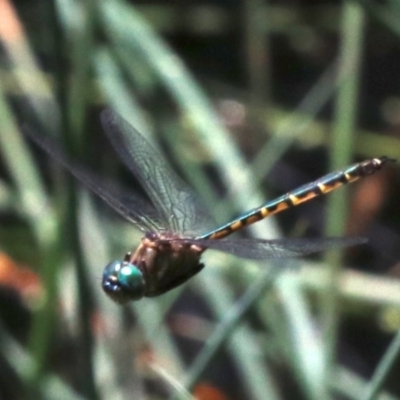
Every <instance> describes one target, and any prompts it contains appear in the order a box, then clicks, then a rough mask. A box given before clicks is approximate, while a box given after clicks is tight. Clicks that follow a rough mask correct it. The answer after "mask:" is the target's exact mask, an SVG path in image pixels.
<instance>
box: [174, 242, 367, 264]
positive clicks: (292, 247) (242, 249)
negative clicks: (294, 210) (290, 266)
mask: <svg viewBox="0 0 400 400" xmlns="http://www.w3.org/2000/svg"><path fill="white" fill-rule="evenodd" d="M182 240H185V242H186V243H192V244H196V245H198V246H201V247H206V248H208V249H214V250H219V251H223V252H225V253H230V254H233V255H235V256H238V257H242V258H248V259H252V260H264V259H277V258H294V257H301V256H304V255H307V254H312V253H318V252H320V251H326V250H331V249H335V248H340V247H350V246H355V245H357V244H362V243H366V242H367V239H365V238H360V237H343V238H320V239H300V238H299V239H276V240H266V239H221V240H213V239H182Z"/></svg>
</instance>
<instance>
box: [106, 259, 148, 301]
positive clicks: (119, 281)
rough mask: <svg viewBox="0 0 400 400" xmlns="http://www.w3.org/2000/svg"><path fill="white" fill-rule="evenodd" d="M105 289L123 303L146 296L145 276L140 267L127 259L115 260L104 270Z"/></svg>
mask: <svg viewBox="0 0 400 400" xmlns="http://www.w3.org/2000/svg"><path fill="white" fill-rule="evenodd" d="M102 286H103V290H104V291H105V292H106V294H107V295H108V296H109V297H111V298H112V299H113V300H114V301H115V302H117V303H120V304H123V303H126V302H128V301H130V300H140V299H141V298H142V297H143V296H144V289H145V284H144V278H143V274H142V272H141V271H140V269H139V268H138V267H136V266H135V265H133V264H129V263H127V262H126V261H121V260H117V261H113V262H112V263H110V264H108V265H107V267H106V268H105V269H104V272H103V280H102Z"/></svg>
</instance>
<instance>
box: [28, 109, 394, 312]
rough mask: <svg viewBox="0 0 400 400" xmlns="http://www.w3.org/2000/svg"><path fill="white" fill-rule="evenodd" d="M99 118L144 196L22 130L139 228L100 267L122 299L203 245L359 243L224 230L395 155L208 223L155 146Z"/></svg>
mask: <svg viewBox="0 0 400 400" xmlns="http://www.w3.org/2000/svg"><path fill="white" fill-rule="evenodd" d="M100 119H101V122H102V126H103V128H104V131H105V133H106V135H107V137H108V139H109V141H110V142H111V144H112V146H113V147H114V149H115V151H116V153H117V154H118V156H119V157H120V159H121V161H122V162H123V163H124V164H125V166H126V167H127V168H128V170H130V172H131V173H132V174H133V175H134V176H135V178H136V179H137V181H138V182H139V183H140V185H141V186H142V187H143V189H144V191H145V193H146V194H147V197H148V198H146V197H144V196H143V195H141V194H140V193H139V191H137V190H132V189H131V190H130V191H126V190H122V189H121V188H120V187H117V186H116V185H115V184H114V183H110V182H108V181H106V180H104V179H100V178H99V177H98V176H96V175H94V174H93V173H92V172H90V171H89V170H88V169H87V168H86V167H84V166H82V165H80V164H79V163H77V162H76V161H74V160H72V159H70V158H69V156H68V155H67V154H66V153H65V152H64V151H63V150H62V148H61V146H59V145H58V144H56V143H55V142H53V141H52V140H50V139H49V138H48V137H44V136H42V135H39V134H38V133H36V132H32V131H31V130H30V129H25V133H26V134H27V136H28V137H29V138H30V139H31V140H33V141H34V142H35V143H36V144H37V145H38V146H39V147H41V148H42V149H43V150H44V151H45V152H47V153H48V154H49V155H50V156H52V157H53V158H54V159H55V160H56V161H58V162H59V163H61V164H62V165H63V166H64V167H66V168H67V169H68V170H69V171H70V172H71V173H72V174H73V175H74V176H75V178H77V179H78V180H79V181H80V182H81V183H82V184H83V185H84V186H86V187H87V188H88V189H89V190H91V191H93V192H94V193H95V194H97V195H98V196H99V197H100V198H101V199H103V200H104V201H105V202H106V203H107V204H108V205H109V206H111V207H112V208H113V209H114V210H115V211H117V212H118V213H119V214H121V215H122V216H123V217H124V218H125V219H127V220H128V221H130V222H132V223H133V224H134V225H135V226H136V227H137V228H139V229H140V230H141V231H142V232H143V233H144V236H143V238H142V239H141V242H140V244H139V245H138V246H137V248H136V250H134V251H132V252H128V253H126V255H125V257H124V258H123V259H122V260H116V261H112V262H111V263H109V264H108V265H107V266H106V267H105V269H104V272H103V276H102V287H103V290H104V292H105V293H106V294H107V295H108V296H109V297H110V298H111V299H112V300H114V301H115V302H117V303H120V304H124V303H127V302H129V301H131V300H140V299H142V298H143V297H155V296H159V295H161V294H164V293H166V292H168V291H170V290H172V289H174V288H176V287H178V286H180V285H181V284H183V283H185V282H186V281H187V280H189V279H190V278H192V277H193V276H194V275H196V274H197V273H199V272H200V271H201V270H202V269H203V268H204V264H203V263H201V256H202V254H203V253H204V251H206V250H207V249H213V250H218V251H222V252H226V253H230V254H233V255H235V256H238V257H242V258H246V259H252V260H267V259H280V258H293V257H300V256H304V255H307V254H311V253H315V252H321V251H325V250H329V249H333V248H337V247H347V246H352V245H356V244H361V243H364V242H365V241H366V240H365V239H364V238H360V237H333V238H313V239H304V238H294V239H274V240H267V239H255V238H233V239H232V238H228V239H227V237H228V236H229V235H231V234H232V233H234V232H236V231H238V230H240V229H242V228H244V227H246V226H249V225H251V224H253V223H255V222H257V221H260V220H262V219H264V218H266V217H269V216H271V215H274V214H277V213H279V212H281V211H284V210H286V209H288V208H291V207H294V206H297V205H299V204H301V203H304V202H307V201H309V200H311V199H313V198H315V197H317V196H320V195H323V194H326V193H329V192H331V191H333V190H335V189H337V188H339V187H341V186H343V185H345V184H347V183H350V182H354V181H357V180H358V179H360V178H363V177H365V176H368V175H371V174H373V173H375V172H376V171H378V170H380V169H381V168H382V166H383V165H385V164H386V163H388V162H393V161H395V160H394V159H390V158H388V157H386V156H382V157H377V158H372V159H369V160H366V161H363V162H360V163H357V164H353V165H351V166H349V167H347V168H345V169H343V170H340V171H336V172H333V173H329V174H327V175H325V176H323V177H322V178H319V179H318V180H316V181H314V182H311V183H308V184H305V185H303V186H301V187H299V188H298V189H295V190H293V191H291V192H289V193H286V194H284V195H282V196H280V197H278V198H276V199H274V200H272V201H268V202H266V203H264V204H262V205H261V206H259V207H256V208H253V209H252V210H250V211H248V212H246V213H244V214H242V215H241V216H239V217H238V218H235V219H234V220H232V221H230V222H228V223H226V224H224V225H222V226H219V227H218V228H216V229H213V230H209V228H208V227H207V221H209V220H210V218H209V216H208V212H207V210H206V209H205V207H203V205H202V204H201V202H200V201H199V198H198V196H196V195H195V194H194V193H193V192H192V191H191V190H190V189H189V188H188V186H187V185H186V184H185V183H184V182H183V180H181V178H180V177H178V175H177V174H176V173H175V172H174V171H173V170H172V168H171V167H170V166H169V165H168V163H167V162H166V160H165V159H164V158H163V156H162V155H161V153H160V152H159V151H158V150H156V149H155V148H153V146H152V145H150V144H149V143H148V141H147V140H146V139H145V138H144V137H143V136H142V135H141V134H140V133H139V132H138V131H137V130H136V129H135V128H134V127H133V126H131V125H130V124H129V123H128V122H127V121H126V120H124V119H123V118H122V117H120V116H119V115H117V114H116V113H114V112H113V111H111V110H109V109H107V110H104V111H103V112H102V113H101V115H100ZM208 226H209V225H208Z"/></svg>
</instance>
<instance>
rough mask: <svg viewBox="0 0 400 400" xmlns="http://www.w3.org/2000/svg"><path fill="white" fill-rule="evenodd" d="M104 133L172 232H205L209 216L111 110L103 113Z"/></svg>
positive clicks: (154, 150)
mask: <svg viewBox="0 0 400 400" xmlns="http://www.w3.org/2000/svg"><path fill="white" fill-rule="evenodd" d="M101 121H102V124H103V127H104V130H105V132H106V134H107V136H108V138H109V140H110V141H111V143H112V144H113V146H114V148H115V150H116V152H117V153H118V155H119V156H120V158H121V160H122V161H123V162H124V164H125V165H126V167H127V168H128V169H129V170H130V171H131V172H132V173H133V174H134V175H135V177H136V178H137V179H138V180H139V182H140V183H141V184H142V186H143V188H144V189H145V190H146V192H147V194H148V196H149V197H150V199H151V200H152V202H153V204H154V206H155V207H156V208H157V210H158V211H159V213H160V214H161V215H162V216H163V219H164V220H165V221H168V227H169V228H170V230H171V231H172V232H177V233H181V234H186V235H192V234H194V233H196V232H200V231H203V232H204V222H206V221H208V219H209V217H208V213H207V211H206V210H205V209H204V207H203V206H202V205H201V204H200V202H199V199H198V197H196V196H195V195H194V194H193V193H192V192H191V191H190V189H189V188H188V187H187V185H186V184H185V183H184V182H183V181H182V180H181V179H180V178H179V177H178V176H177V175H176V174H175V172H174V171H173V170H172V169H171V168H170V167H169V165H168V164H167V163H166V162H165V161H164V157H163V156H162V155H161V154H160V152H158V151H157V150H156V149H154V148H153V147H152V146H151V145H150V144H149V143H148V142H147V141H146V140H145V138H144V137H143V136H142V135H141V134H140V133H139V132H138V131H137V130H136V129H135V128H133V127H132V126H131V125H130V124H128V122H126V121H125V120H124V119H123V118H121V117H119V116H118V115H116V114H115V113H114V112H112V111H111V110H105V111H103V112H102V114H101Z"/></svg>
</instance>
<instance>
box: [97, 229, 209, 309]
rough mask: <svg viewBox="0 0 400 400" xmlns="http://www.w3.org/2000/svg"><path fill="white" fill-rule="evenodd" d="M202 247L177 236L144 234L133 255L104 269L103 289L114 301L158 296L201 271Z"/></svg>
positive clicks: (123, 301) (129, 254)
mask: <svg viewBox="0 0 400 400" xmlns="http://www.w3.org/2000/svg"><path fill="white" fill-rule="evenodd" d="M204 250H205V249H204V248H202V247H200V246H197V245H193V244H191V243H187V242H185V240H184V239H180V238H177V237H168V236H166V235H157V234H156V235H151V236H150V235H146V237H144V238H143V239H142V242H141V244H140V245H139V247H138V248H137V249H136V251H135V252H134V253H133V254H131V253H128V254H127V255H126V256H125V259H124V261H115V262H113V263H111V264H109V265H108V266H107V267H106V268H105V270H104V274H103V289H104V291H105V292H106V293H107V294H108V295H109V296H110V297H111V298H112V299H113V300H114V301H116V302H117V303H126V302H128V301H129V300H139V299H140V298H142V297H154V296H158V295H160V294H162V293H165V292H167V291H169V290H171V289H174V288H175V287H177V286H179V285H180V284H182V283H183V282H185V281H187V280H188V279H189V278H191V277H192V276H193V275H195V274H197V273H198V272H199V271H200V270H202V269H203V267H204V265H203V264H201V263H200V256H201V254H202V253H203V251H204Z"/></svg>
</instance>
